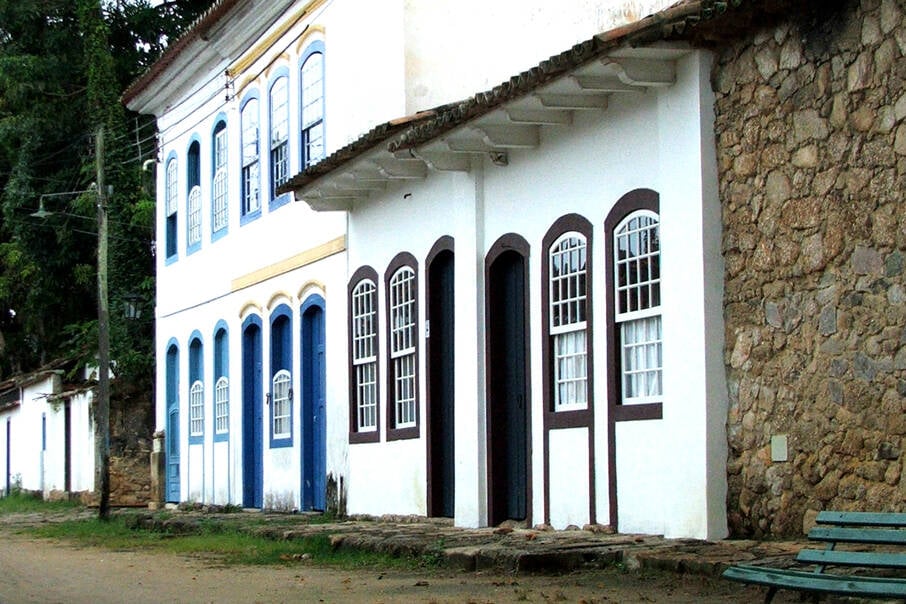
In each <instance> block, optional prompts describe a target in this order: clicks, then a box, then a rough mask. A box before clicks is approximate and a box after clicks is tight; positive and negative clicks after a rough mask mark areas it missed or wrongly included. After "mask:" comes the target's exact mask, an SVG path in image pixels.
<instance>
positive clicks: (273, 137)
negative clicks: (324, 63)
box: [269, 75, 289, 196]
mask: <svg viewBox="0 0 906 604" xmlns="http://www.w3.org/2000/svg"><path fill="white" fill-rule="evenodd" d="M269 101H270V102H269V105H270V151H271V154H270V162H271V194H272V195H273V196H276V195H277V188H278V187H279V186H280V185H282V184H283V183H285V182H286V181H287V179H288V178H289V77H288V76H285V75H284V76H280V77H278V78H277V79H276V80H275V81H274V85H273V86H271V90H270V97H269Z"/></svg>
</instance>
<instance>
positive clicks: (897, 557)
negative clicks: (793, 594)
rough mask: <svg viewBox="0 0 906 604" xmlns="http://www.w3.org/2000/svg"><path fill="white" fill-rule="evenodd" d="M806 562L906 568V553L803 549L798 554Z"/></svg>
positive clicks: (798, 559)
mask: <svg viewBox="0 0 906 604" xmlns="http://www.w3.org/2000/svg"><path fill="white" fill-rule="evenodd" d="M796 560H797V561H798V562H803V563H805V564H833V565H837V566H867V567H874V568H906V554H902V553H899V552H844V551H840V550H817V549H803V550H801V551H800V552H799V554H798V555H797V556H796Z"/></svg>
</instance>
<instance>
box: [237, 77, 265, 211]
mask: <svg viewBox="0 0 906 604" xmlns="http://www.w3.org/2000/svg"><path fill="white" fill-rule="evenodd" d="M250 105H251V106H250ZM246 110H248V112H246ZM260 147H261V99H260V93H259V92H258V89H252V90H250V91H248V92H247V93H245V96H243V97H242V101H241V102H240V103H239V166H240V170H239V204H240V206H239V224H240V225H243V224H246V223H247V222H250V221H252V220H255V219H256V218H258V217H259V216H261V148H260Z"/></svg>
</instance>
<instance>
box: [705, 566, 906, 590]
mask: <svg viewBox="0 0 906 604" xmlns="http://www.w3.org/2000/svg"><path fill="white" fill-rule="evenodd" d="M723 577H724V578H725V579H730V580H731V581H738V582H740V583H752V584H755V585H764V586H768V587H774V588H780V589H793V590H797V591H811V592H820V593H825V594H836V595H843V596H865V597H882V598H902V597H906V580H904V579H894V578H890V579H889V578H885V577H858V576H843V575H828V574H820V573H814V572H805V571H796V570H785V569H778V568H769V567H764V566H747V565H736V566H730V567H728V568H727V569H726V570H725V571H724V572H723Z"/></svg>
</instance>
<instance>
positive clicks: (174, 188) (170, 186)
mask: <svg viewBox="0 0 906 604" xmlns="http://www.w3.org/2000/svg"><path fill="white" fill-rule="evenodd" d="M176 168H177V164H176V160H175V159H171V160H170V161H169V162H168V163H167V189H166V193H167V216H172V215H174V214H176V210H177V207H178V197H177V194H178V193H177V192H178V190H179V189H178V182H177V172H176Z"/></svg>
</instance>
